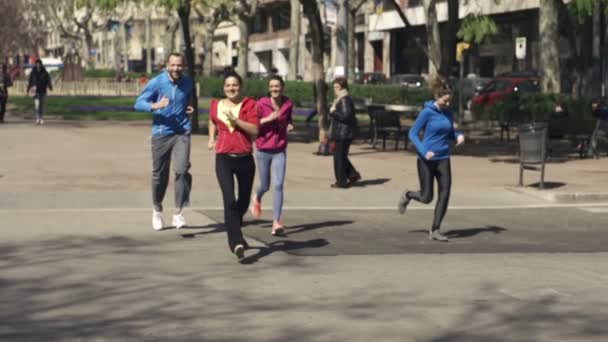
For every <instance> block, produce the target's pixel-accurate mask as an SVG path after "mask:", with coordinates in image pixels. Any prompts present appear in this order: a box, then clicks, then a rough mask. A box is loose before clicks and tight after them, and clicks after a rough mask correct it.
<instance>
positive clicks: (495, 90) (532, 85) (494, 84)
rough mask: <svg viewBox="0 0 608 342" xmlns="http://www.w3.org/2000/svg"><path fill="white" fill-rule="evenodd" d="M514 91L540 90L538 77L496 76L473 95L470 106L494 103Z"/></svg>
mask: <svg viewBox="0 0 608 342" xmlns="http://www.w3.org/2000/svg"><path fill="white" fill-rule="evenodd" d="M514 92H520V93H523V94H527V93H538V92H540V79H539V78H537V77H524V78H518V77H497V78H495V79H493V80H492V81H490V83H488V84H487V85H486V86H485V87H483V89H481V90H480V91H479V94H478V95H477V96H475V97H473V103H472V106H480V105H488V104H494V103H497V102H499V101H501V100H502V99H503V98H504V97H505V96H507V95H509V94H512V93H514Z"/></svg>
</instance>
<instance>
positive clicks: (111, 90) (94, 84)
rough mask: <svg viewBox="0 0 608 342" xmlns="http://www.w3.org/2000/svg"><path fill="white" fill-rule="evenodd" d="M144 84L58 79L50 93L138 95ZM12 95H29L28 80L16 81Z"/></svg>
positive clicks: (66, 94)
mask: <svg viewBox="0 0 608 342" xmlns="http://www.w3.org/2000/svg"><path fill="white" fill-rule="evenodd" d="M143 88H144V85H141V84H139V83H138V82H114V81H103V80H87V81H82V82H63V81H58V82H55V83H54V84H53V91H51V92H49V95H63V96H137V95H139V94H140V93H141V91H142V89H143ZM10 92H11V94H12V95H27V81H15V82H13V87H12V88H11V90H10Z"/></svg>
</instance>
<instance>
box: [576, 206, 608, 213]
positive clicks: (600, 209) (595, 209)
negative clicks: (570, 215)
mask: <svg viewBox="0 0 608 342" xmlns="http://www.w3.org/2000/svg"><path fill="white" fill-rule="evenodd" d="M580 209H581V210H584V211H586V212H589V213H594V214H599V213H608V207H595V206H594V207H589V208H580Z"/></svg>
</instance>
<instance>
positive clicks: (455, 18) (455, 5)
mask: <svg viewBox="0 0 608 342" xmlns="http://www.w3.org/2000/svg"><path fill="white" fill-rule="evenodd" d="M459 5H460V0H448V23H447V30H446V31H447V34H446V35H445V46H446V48H445V50H444V54H443V66H442V67H441V70H443V71H444V72H445V73H446V74H447V75H452V67H454V65H456V43H457V39H456V38H457V37H456V33H457V32H458V26H459V24H458V23H459V13H458V11H459V8H460V6H459Z"/></svg>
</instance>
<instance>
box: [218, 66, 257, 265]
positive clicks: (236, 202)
mask: <svg viewBox="0 0 608 342" xmlns="http://www.w3.org/2000/svg"><path fill="white" fill-rule="evenodd" d="M242 85H243V80H242V79H241V77H240V76H239V75H238V74H237V73H235V72H230V73H228V74H226V76H225V77H224V94H225V96H226V97H225V98H223V99H220V100H212V101H211V109H210V112H209V142H208V144H207V146H208V147H209V149H215V153H216V154H215V174H216V176H217V180H218V183H219V185H220V188H221V190H222V197H223V201H224V224H225V226H226V232H227V233H228V246H229V247H230V251H232V252H233V253H234V254H235V255H236V256H237V257H238V258H239V260H240V259H242V258H243V257H244V255H245V249H247V247H248V245H247V242H246V241H245V238H244V237H243V233H242V231H241V226H242V224H243V215H245V213H246V212H247V208H248V207H249V200H250V198H251V189H252V187H253V180H254V177H255V163H254V161H253V157H252V151H253V146H252V141H253V138H254V137H255V136H256V135H257V134H258V127H259V118H258V111H257V106H256V101H255V100H254V99H252V98H249V97H244V96H242V95H241V89H242ZM216 134H217V139H216ZM235 177H236V180H237V183H238V198H235V195H234V178H235Z"/></svg>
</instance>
